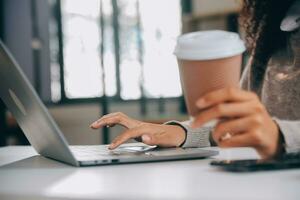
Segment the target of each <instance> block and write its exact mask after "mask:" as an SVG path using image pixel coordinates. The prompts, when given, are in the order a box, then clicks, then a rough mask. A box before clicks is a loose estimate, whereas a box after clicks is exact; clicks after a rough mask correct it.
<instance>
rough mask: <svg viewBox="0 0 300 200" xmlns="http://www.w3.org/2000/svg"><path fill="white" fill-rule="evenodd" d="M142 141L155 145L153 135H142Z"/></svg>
mask: <svg viewBox="0 0 300 200" xmlns="http://www.w3.org/2000/svg"><path fill="white" fill-rule="evenodd" d="M142 142H143V143H145V144H148V145H156V144H155V143H154V139H153V137H152V136H150V135H142Z"/></svg>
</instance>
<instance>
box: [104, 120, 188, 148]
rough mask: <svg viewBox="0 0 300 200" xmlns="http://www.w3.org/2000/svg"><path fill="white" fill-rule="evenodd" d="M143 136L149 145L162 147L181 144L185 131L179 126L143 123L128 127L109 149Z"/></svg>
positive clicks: (142, 139)
mask: <svg viewBox="0 0 300 200" xmlns="http://www.w3.org/2000/svg"><path fill="white" fill-rule="evenodd" d="M138 137H140V138H141V142H143V143H145V144H148V145H158V146H161V147H175V146H179V145H180V144H181V143H182V142H183V141H184V139H185V131H184V130H183V129H182V128H181V127H179V126H170V125H157V124H155V125H154V124H147V123H145V124H142V125H140V126H137V127H135V128H132V129H128V130H127V131H125V132H124V133H122V134H121V135H119V136H118V137H116V138H115V139H114V140H113V142H112V143H111V145H110V146H109V149H115V148H117V147H118V146H120V145H121V144H123V143H124V142H126V141H127V140H129V139H133V138H138Z"/></svg>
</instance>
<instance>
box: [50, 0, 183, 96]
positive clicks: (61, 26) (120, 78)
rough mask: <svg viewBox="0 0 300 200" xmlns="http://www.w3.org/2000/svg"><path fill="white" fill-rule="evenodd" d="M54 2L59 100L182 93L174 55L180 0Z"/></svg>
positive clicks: (54, 89) (54, 60) (54, 71)
mask: <svg viewBox="0 0 300 200" xmlns="http://www.w3.org/2000/svg"><path fill="white" fill-rule="evenodd" d="M49 2H50V5H51V6H52V8H53V11H54V12H53V17H52V20H51V21H50V36H51V39H50V40H51V42H50V45H51V82H52V83H51V93H52V100H53V101H60V100H61V99H62V98H67V99H78V98H95V97H101V96H103V94H104V92H105V95H107V96H110V97H120V98H121V99H124V100H127V99H140V98H141V97H146V98H166V97H179V96H181V95H182V92H181V89H180V79H179V73H178V69H177V63H176V58H175V56H174V55H173V50H174V46H175V43H176V38H177V36H178V35H179V34H180V30H181V5H180V0H164V1H160V0H89V1H85V0H61V1H53V0H50V1H49ZM60 32H61V33H63V35H59V34H60ZM60 42H61V43H60ZM60 55H61V57H62V58H61V59H62V60H60V59H59V58H60Z"/></svg>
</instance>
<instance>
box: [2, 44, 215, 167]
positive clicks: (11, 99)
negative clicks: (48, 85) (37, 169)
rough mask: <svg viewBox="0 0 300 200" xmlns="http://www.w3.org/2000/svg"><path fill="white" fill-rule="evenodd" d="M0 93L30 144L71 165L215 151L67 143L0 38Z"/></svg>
mask: <svg viewBox="0 0 300 200" xmlns="http://www.w3.org/2000/svg"><path fill="white" fill-rule="evenodd" d="M0 80H1V84H0V96H1V98H2V100H3V101H4V103H5V104H6V106H7V108H8V109H9V110H10V111H11V112H12V114H13V115H14V117H15V118H16V120H17V122H18V124H19V126H20V127H21V129H22V130H23V132H24V133H25V135H26V137H27V139H28V140H29V142H30V144H31V145H32V146H33V147H34V148H35V150H36V151H37V152H38V153H39V154H40V155H42V156H45V157H47V158H51V159H54V160H57V161H61V162H64V163H68V164H70V165H74V166H87V165H107V164H118V163H132V162H149V161H165V160H182V159H196V158H205V157H209V156H213V155H216V154H218V152H217V151H211V150H203V149H199V148H193V149H192V148H191V149H182V148H165V149H160V148H156V147H152V146H147V145H145V144H142V143H130V144H124V145H121V146H120V147H119V148H117V149H116V150H113V151H110V150H108V149H107V145H93V146H69V145H68V143H67V141H66V139H65V137H64V136H63V134H62V132H61V130H60V129H59V128H58V126H57V124H56V123H55V121H54V120H53V118H52V117H51V115H50V114H49V113H48V111H47V109H46V107H45V106H44V104H43V103H42V101H41V100H40V98H39V97H38V95H37V93H36V92H35V90H34V89H33V87H32V85H31V84H30V82H29V81H28V79H27V78H26V76H25V74H24V73H23V71H22V70H21V68H20V67H19V66H18V64H17V62H16V61H15V59H14V58H13V56H12V55H11V54H10V53H9V51H8V50H7V48H6V47H5V46H4V44H3V43H2V42H1V41H0Z"/></svg>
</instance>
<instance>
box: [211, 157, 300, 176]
mask: <svg viewBox="0 0 300 200" xmlns="http://www.w3.org/2000/svg"><path fill="white" fill-rule="evenodd" d="M210 164H211V165H212V166H216V167H220V168H222V169H224V170H227V171H233V172H250V171H262V170H279V169H293V168H300V154H299V153H296V154H286V155H284V156H282V157H280V158H277V159H258V160H214V161H212V162H211V163H210Z"/></svg>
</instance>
